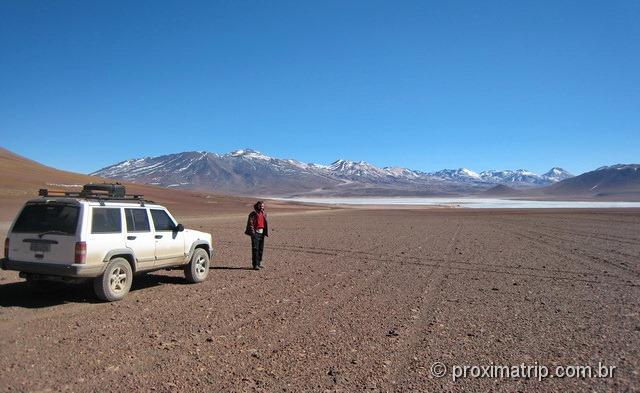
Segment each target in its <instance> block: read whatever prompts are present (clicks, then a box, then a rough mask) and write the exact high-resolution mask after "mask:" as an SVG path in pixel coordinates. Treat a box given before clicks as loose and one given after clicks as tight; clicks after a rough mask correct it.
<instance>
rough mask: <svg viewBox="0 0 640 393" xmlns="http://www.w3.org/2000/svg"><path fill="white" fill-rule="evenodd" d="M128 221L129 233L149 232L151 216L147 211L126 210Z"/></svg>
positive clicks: (125, 214)
mask: <svg viewBox="0 0 640 393" xmlns="http://www.w3.org/2000/svg"><path fill="white" fill-rule="evenodd" d="M124 216H125V219H126V221H127V232H149V231H150V230H151V227H150V226H149V216H148V215H147V209H124Z"/></svg>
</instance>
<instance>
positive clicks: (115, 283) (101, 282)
mask: <svg viewBox="0 0 640 393" xmlns="http://www.w3.org/2000/svg"><path fill="white" fill-rule="evenodd" d="M132 282H133V271H132V270H131V265H129V261H127V260H126V259H124V258H114V259H112V260H111V261H110V262H109V264H108V265H107V268H106V269H105V271H104V273H103V274H102V275H101V276H100V277H96V278H95V279H94V280H93V290H94V292H95V293H96V296H97V297H98V298H99V299H100V300H104V301H107V302H114V301H116V300H120V299H122V298H124V297H125V296H126V295H127V293H129V289H131V283H132Z"/></svg>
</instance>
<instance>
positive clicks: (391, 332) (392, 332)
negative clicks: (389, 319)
mask: <svg viewBox="0 0 640 393" xmlns="http://www.w3.org/2000/svg"><path fill="white" fill-rule="evenodd" d="M399 335H400V333H398V332H397V331H396V329H391V330H389V331H388V332H387V337H398V336H399Z"/></svg>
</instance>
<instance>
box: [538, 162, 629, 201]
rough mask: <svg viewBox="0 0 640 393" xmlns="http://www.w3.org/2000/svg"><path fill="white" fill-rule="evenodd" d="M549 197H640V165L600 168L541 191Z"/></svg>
mask: <svg viewBox="0 0 640 393" xmlns="http://www.w3.org/2000/svg"><path fill="white" fill-rule="evenodd" d="M540 191H541V192H542V193H544V194H547V195H581V196H595V197H611V196H619V197H622V198H624V197H632V198H634V199H635V198H639V197H640V165H638V164H621V165H613V166H608V167H602V168H598V169H596V170H595V171H591V172H587V173H583V174H582V175H580V176H576V177H572V178H570V179H566V180H563V181H561V182H559V183H556V184H553V185H551V186H548V187H545V188H543V189H541V190H540Z"/></svg>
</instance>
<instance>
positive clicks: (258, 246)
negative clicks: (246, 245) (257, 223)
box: [251, 233, 264, 267]
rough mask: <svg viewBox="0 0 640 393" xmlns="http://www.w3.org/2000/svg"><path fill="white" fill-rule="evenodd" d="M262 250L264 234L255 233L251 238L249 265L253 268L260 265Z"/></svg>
mask: <svg viewBox="0 0 640 393" xmlns="http://www.w3.org/2000/svg"><path fill="white" fill-rule="evenodd" d="M262 250H264V234H262V233H256V234H255V235H253V236H251V263H252V264H253V267H257V266H260V264H261V263H262Z"/></svg>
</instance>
